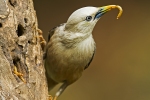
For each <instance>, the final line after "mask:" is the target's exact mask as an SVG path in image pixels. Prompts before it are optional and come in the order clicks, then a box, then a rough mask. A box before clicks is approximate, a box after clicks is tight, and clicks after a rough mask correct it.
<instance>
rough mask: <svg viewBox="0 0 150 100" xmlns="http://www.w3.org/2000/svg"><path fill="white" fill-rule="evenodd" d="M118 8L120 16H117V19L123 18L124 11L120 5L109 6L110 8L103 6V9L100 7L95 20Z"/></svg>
mask: <svg viewBox="0 0 150 100" xmlns="http://www.w3.org/2000/svg"><path fill="white" fill-rule="evenodd" d="M114 8H118V9H119V14H118V16H117V19H118V18H119V17H120V16H121V14H122V12H123V10H122V8H121V7H120V6H118V5H108V6H103V7H98V12H97V13H96V15H95V18H94V19H99V18H100V17H101V16H102V15H104V14H105V13H106V12H108V11H110V10H111V9H114Z"/></svg>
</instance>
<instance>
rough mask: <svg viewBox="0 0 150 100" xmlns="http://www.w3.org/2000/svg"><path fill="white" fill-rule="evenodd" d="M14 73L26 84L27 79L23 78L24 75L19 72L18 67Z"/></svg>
mask: <svg viewBox="0 0 150 100" xmlns="http://www.w3.org/2000/svg"><path fill="white" fill-rule="evenodd" d="M13 73H14V74H15V75H17V76H18V77H19V78H20V79H21V80H22V81H23V82H24V83H26V81H25V79H24V78H23V74H22V73H19V72H18V71H17V67H16V66H14V71H13Z"/></svg>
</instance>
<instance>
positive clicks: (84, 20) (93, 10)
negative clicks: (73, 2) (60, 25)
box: [65, 5, 122, 33]
mask: <svg viewBox="0 0 150 100" xmlns="http://www.w3.org/2000/svg"><path fill="white" fill-rule="evenodd" d="M113 8H118V9H119V10H120V12H119V14H118V16H117V18H119V17H120V16H121V14H122V9H121V7H120V6H117V5H108V6H103V7H83V8H80V9H78V10H76V11H74V12H73V13H72V14H71V16H70V17H69V18H68V21H67V23H66V26H65V29H66V30H67V31H71V32H79V33H91V32H92V31H93V28H94V26H95V24H96V23H97V21H98V20H99V19H100V18H101V17H102V15H104V14H105V13H106V12H108V11H110V10H111V9H113Z"/></svg>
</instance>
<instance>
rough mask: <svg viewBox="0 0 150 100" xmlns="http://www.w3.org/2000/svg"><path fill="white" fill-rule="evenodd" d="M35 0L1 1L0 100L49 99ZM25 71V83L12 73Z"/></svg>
mask: <svg viewBox="0 0 150 100" xmlns="http://www.w3.org/2000/svg"><path fill="white" fill-rule="evenodd" d="M37 30H38V25H37V18H36V13H35V10H34V7H33V1H32V0H0V100H46V99H47V96H48V89H47V83H46V78H45V70H44V66H43V59H42V58H43V51H42V48H41V45H40V40H39V38H38V31H37ZM14 66H16V68H17V69H18V72H21V73H23V78H24V79H25V81H26V83H24V82H23V81H22V80H21V79H20V78H19V77H18V76H17V75H15V74H14V73H13V70H14Z"/></svg>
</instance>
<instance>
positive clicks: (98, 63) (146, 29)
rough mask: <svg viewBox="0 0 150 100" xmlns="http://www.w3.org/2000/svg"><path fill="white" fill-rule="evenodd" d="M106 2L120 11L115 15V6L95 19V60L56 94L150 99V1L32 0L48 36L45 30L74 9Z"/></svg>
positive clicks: (67, 99)
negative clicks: (62, 90)
mask: <svg viewBox="0 0 150 100" xmlns="http://www.w3.org/2000/svg"><path fill="white" fill-rule="evenodd" d="M109 4H117V5H120V6H122V8H123V10H124V12H123V15H122V16H121V18H120V19H119V20H117V19H116V16H117V14H118V9H114V10H112V11H110V12H109V13H107V14H105V15H104V16H103V17H102V18H101V19H100V20H99V22H98V23H97V25H96V27H95V29H94V31H93V36H94V39H95V42H96V44H97V50H96V55H95V57H94V60H93V62H92V63H91V65H90V67H89V68H88V69H87V70H86V71H85V72H84V74H83V76H82V77H81V78H80V79H79V80H78V81H77V82H75V83H74V84H72V85H71V86H69V87H68V88H67V89H66V91H65V92H64V93H63V94H62V95H61V97H60V98H59V100H150V11H149V10H150V1H148V0H132V1H131V0H62V1H59V0H34V6H35V10H36V13H37V17H38V23H39V28H40V29H42V30H43V32H44V37H45V38H46V39H47V36H48V34H47V33H48V31H49V30H50V29H51V28H53V27H54V26H57V25H59V24H61V23H64V22H66V20H67V18H68V17H69V16H70V14H71V13H72V12H73V11H75V10H76V9H78V8H81V7H84V6H96V7H97V6H105V5H109ZM56 90H57V88H55V89H54V90H53V92H52V94H53V95H54V93H55V92H56Z"/></svg>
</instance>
